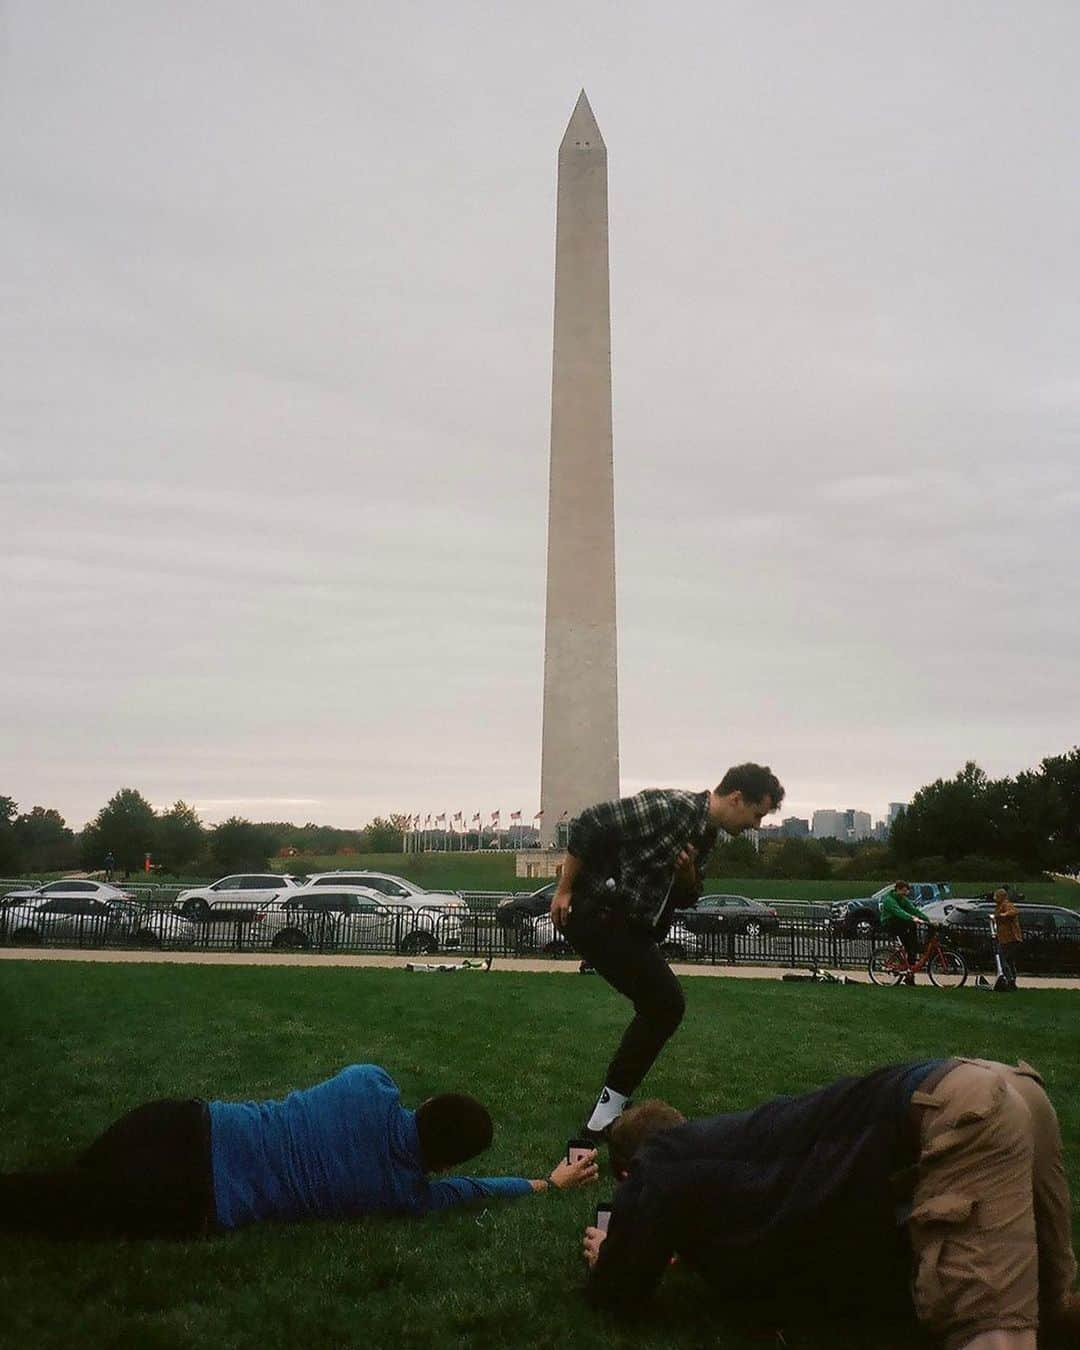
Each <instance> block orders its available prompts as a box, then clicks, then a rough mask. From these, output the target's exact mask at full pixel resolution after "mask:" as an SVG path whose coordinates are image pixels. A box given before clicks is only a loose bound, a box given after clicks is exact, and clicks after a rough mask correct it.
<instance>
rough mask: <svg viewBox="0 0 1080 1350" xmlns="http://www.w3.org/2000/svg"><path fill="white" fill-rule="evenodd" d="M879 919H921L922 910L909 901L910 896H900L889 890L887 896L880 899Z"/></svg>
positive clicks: (912, 901)
mask: <svg viewBox="0 0 1080 1350" xmlns="http://www.w3.org/2000/svg"><path fill="white" fill-rule="evenodd" d="M881 917H882V918H883V919H903V920H905V921H906V920H908V919H921V918H922V917H923V912H922V910H921V909H920V908H919V907H918V905H917V904H916V903H915V902H914V900H912V899H911V897H910V895H900V894H899V893H898V892H897V891H896V890H891V891H890V892H889V893H888V895H885V896H882V899H881Z"/></svg>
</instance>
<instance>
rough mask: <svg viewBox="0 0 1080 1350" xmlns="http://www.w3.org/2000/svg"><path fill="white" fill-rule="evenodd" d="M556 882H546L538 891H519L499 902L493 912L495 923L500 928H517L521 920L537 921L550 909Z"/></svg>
mask: <svg viewBox="0 0 1080 1350" xmlns="http://www.w3.org/2000/svg"><path fill="white" fill-rule="evenodd" d="M558 884H559V883H558V882H557V881H551V882H548V884H547V885H546V886H541V887H540V889H539V890H538V891H521V892H519V893H518V894H517V895H510V896H507V898H506V899H505V900H500V901H499V904H498V908H497V909H496V910H495V922H496V923H497V924H498V925H499V927H500V928H517V927H519V926H520V924H521V921H522V920H523V919H538V918H539V917H540V915H541V914H547V913H548V911H549V910H550V909H551V901H552V898H553V896H554V895H555V887H556V886H557V885H558Z"/></svg>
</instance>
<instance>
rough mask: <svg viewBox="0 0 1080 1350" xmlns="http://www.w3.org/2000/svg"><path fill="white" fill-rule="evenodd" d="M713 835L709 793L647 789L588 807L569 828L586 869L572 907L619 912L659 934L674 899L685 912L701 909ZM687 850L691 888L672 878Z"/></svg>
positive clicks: (572, 846) (577, 855) (571, 845)
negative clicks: (691, 852) (691, 854)
mask: <svg viewBox="0 0 1080 1350" xmlns="http://www.w3.org/2000/svg"><path fill="white" fill-rule="evenodd" d="M716 833H717V831H716V827H715V826H714V825H712V824H710V823H709V793H708V791H705V792H684V791H682V790H681V789H678V788H646V789H645V791H644V792H639V793H638V794H637V795H636V796H635V797H620V798H619V799H618V800H617V801H611V802H600V803H598V804H597V805H596V806H589V807H586V809H585V810H584V811H582V813H581V815H579V816H577V817H576V818H575V819H574V820H572V821H571V822H570V835H569V841H568V848H569V851H570V852H571V853H572V854H573V855H574V857H575V858H579V859H580V860H581V862H582V868H581V870H580V872H579V873H578V875H577V877H576V878H575V880H574V901H575V902H577V901H579V900H583V901H584V902H585V903H586V905H588V904H596V905H598V906H599V907H601V908H604V909H612V910H616V911H618V912H620V913H622V914H624V915H625V916H626V918H627V919H628V920H630V921H631V922H632V923H635V924H637V925H639V926H644V927H650V928H655V927H656V926H657V925H658V924H659V923H660V922H661V920H662V918H663V915H664V907H665V905H666V903H667V900H668V897H669V896H670V897H671V898H672V900H673V901H677V902H678V905H679V907H680V908H690V907H691V906H693V905H696V904H697V901H698V897H699V896H700V895H701V876H702V873H703V872H704V870H705V862H706V859H707V858H708V856H709V854H710V853H711V852H712V850H713V848H714V847H715V845H716ZM690 844H692V845H693V846H694V847H695V848H696V849H697V857H696V859H695V866H696V883H695V884H694V885H692V886H690V885H687V884H685V883H682V882H681V880H680V881H678V882H676V878H675V859H676V858H677V857H678V855H679V854H680V853H681V852H682V850H683V849H684V848H686V847H687V846H688V845H690ZM610 881H614V883H615V884H614V886H611V885H610V884H609V882H610Z"/></svg>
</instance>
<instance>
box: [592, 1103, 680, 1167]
mask: <svg viewBox="0 0 1080 1350" xmlns="http://www.w3.org/2000/svg"><path fill="white" fill-rule="evenodd" d="M685 1120H686V1117H685V1116H684V1115H683V1113H682V1112H681V1111H676V1109H675V1108H674V1107H673V1106H669V1105H668V1103H667V1102H662V1101H661V1100H660V1098H659V1097H650V1098H649V1099H648V1100H647V1101H643V1102H638V1103H637V1105H636V1106H628V1107H627V1108H626V1110H625V1111H624V1112H623V1113H622V1115H621V1116H620V1117H619V1118H618V1120H617V1121H616V1122H615V1124H614V1125H612V1127H611V1130H610V1132H609V1133H608V1157H609V1158H610V1160H611V1170H612V1171H613V1172H614V1173H615V1175H616V1176H619V1175H620V1174H621V1173H622V1172H627V1171H629V1170H630V1160H631V1159H632V1158H633V1156H634V1154H635V1153H636V1152H637V1151H638V1149H639V1148H640V1147H641V1146H642V1144H643V1143H644V1142H645V1140H646V1139H648V1138H649V1137H650V1136H651V1135H654V1134H659V1132H660V1131H661V1130H670V1129H673V1128H674V1127H675V1126H676V1125H682V1124H683V1122H684V1121H685Z"/></svg>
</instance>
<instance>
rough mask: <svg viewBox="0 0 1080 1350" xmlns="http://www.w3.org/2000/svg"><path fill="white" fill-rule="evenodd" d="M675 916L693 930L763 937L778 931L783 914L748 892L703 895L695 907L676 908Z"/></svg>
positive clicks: (698, 932)
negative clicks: (743, 893)
mask: <svg viewBox="0 0 1080 1350" xmlns="http://www.w3.org/2000/svg"><path fill="white" fill-rule="evenodd" d="M675 918H676V920H677V921H678V922H680V923H682V924H683V925H684V926H685V927H686V928H687V929H689V931H690V932H691V933H697V934H699V935H703V934H705V933H745V934H746V936H747V937H761V936H762V935H763V934H766V933H775V932H776V930H777V929H778V928H779V927H780V916H779V915H778V914H777V912H776V910H775V909H773V908H772V906H771V905H766V904H765V903H764V902H763V901H761V900H751V899H750V897H749V896H747V895H703V896H702V897H701V899H700V900H699V901H698V902H697V904H696V905H695V907H694V908H693V909H680V910H676V911H675Z"/></svg>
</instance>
